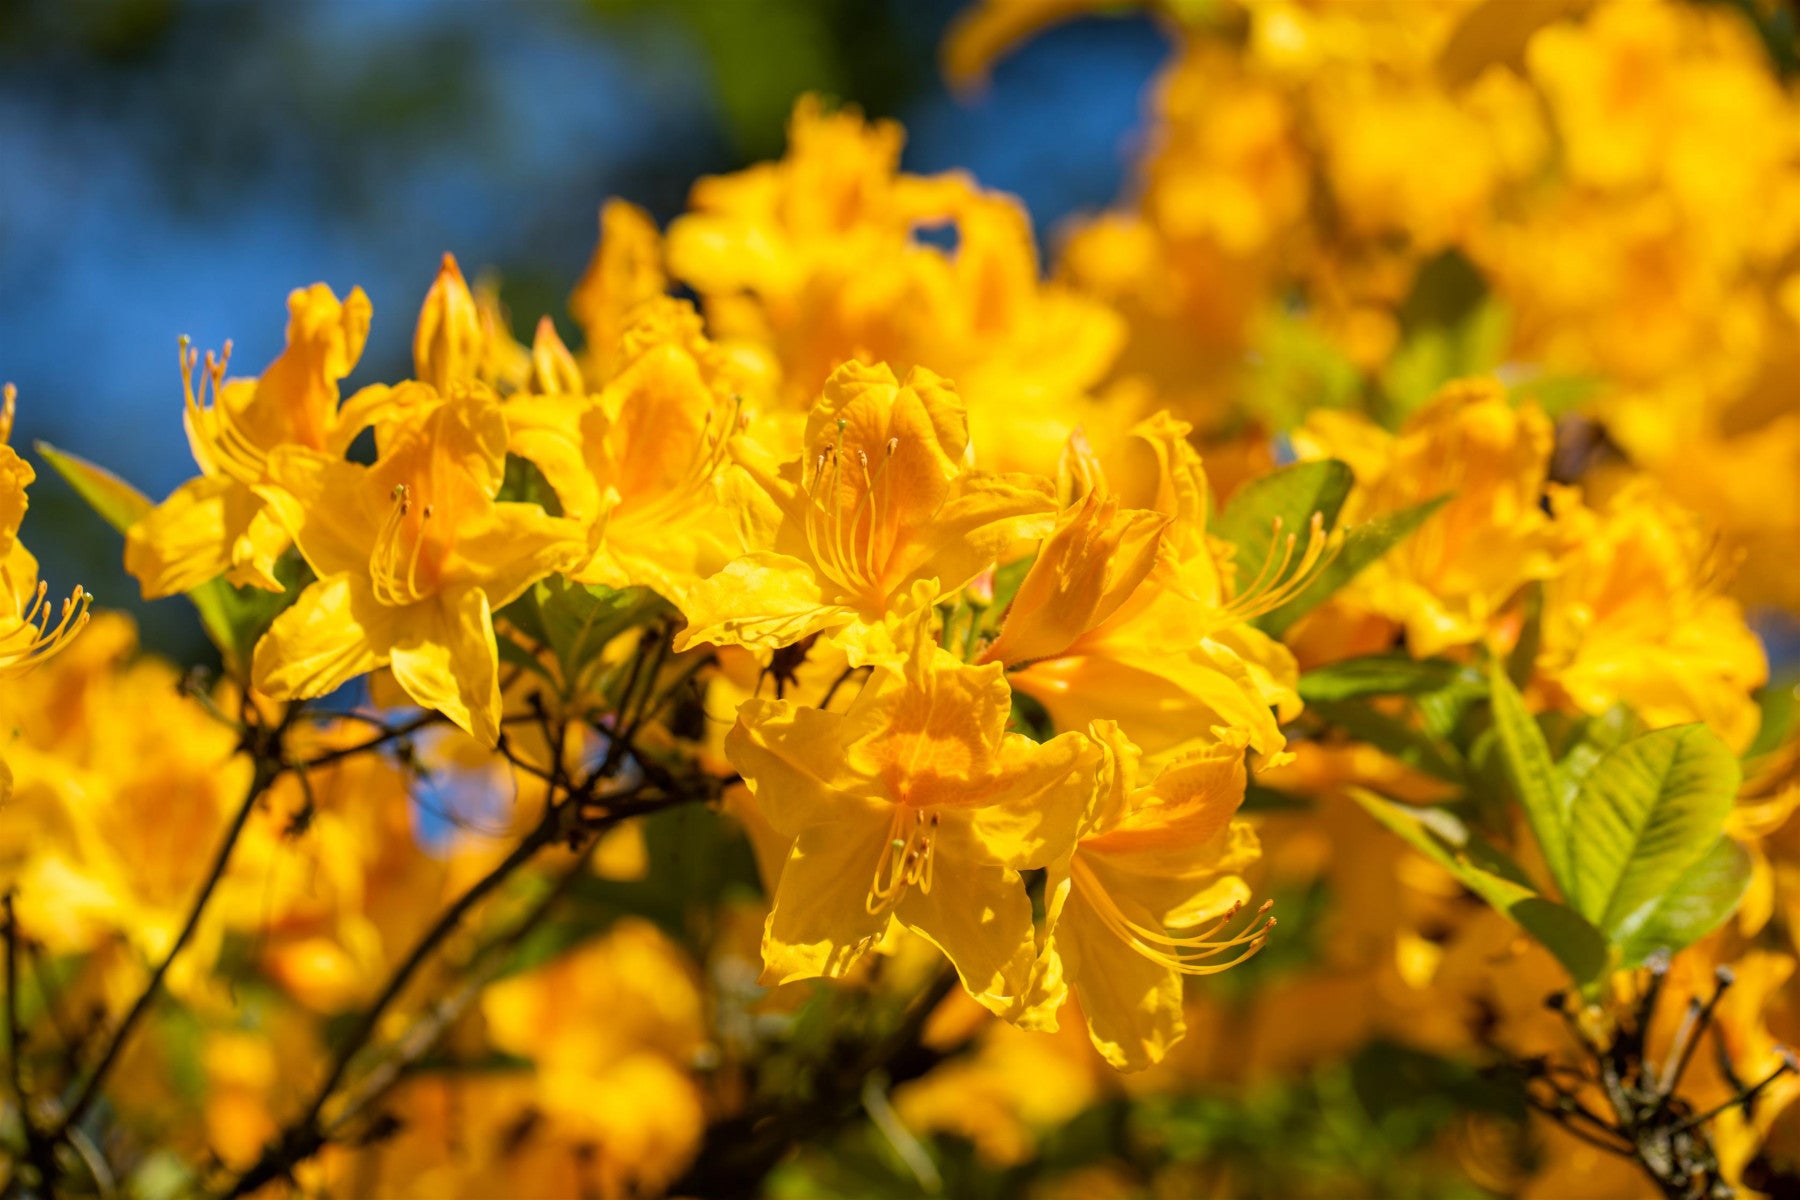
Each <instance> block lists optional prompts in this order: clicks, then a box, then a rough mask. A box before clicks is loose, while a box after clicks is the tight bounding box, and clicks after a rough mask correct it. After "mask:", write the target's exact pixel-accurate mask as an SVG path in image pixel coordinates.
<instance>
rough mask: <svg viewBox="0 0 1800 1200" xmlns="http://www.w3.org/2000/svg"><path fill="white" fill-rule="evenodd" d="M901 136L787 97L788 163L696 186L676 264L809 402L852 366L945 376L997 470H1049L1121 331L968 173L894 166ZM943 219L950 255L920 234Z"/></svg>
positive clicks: (682, 221) (735, 335) (709, 307)
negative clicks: (1041, 258)
mask: <svg viewBox="0 0 1800 1200" xmlns="http://www.w3.org/2000/svg"><path fill="white" fill-rule="evenodd" d="M901 141H902V134H901V131H900V129H899V127H898V126H895V125H893V124H892V123H891V122H885V121H876V122H864V121H863V120H862V118H861V117H860V116H859V115H858V114H857V113H855V112H854V111H850V110H847V111H843V112H837V113H829V114H828V113H826V112H824V111H823V109H822V107H821V106H820V104H819V101H818V100H817V98H816V97H811V96H808V97H803V98H802V99H801V100H800V101H799V102H798V103H797V104H796V105H795V107H794V115H793V120H792V123H791V124H790V127H789V147H788V152H787V155H786V156H785V157H784V158H783V159H781V161H779V162H776V163H768V164H762V165H759V166H756V167H752V168H751V169H749V170H747V171H743V172H740V173H738V174H736V175H730V176H724V177H719V178H714V179H707V180H703V181H701V183H700V184H699V185H698V186H696V188H695V189H694V194H693V204H692V211H691V212H690V213H689V214H688V215H686V216H683V217H681V218H679V219H678V220H676V221H675V223H674V224H673V225H671V226H670V228H669V266H670V272H671V274H673V275H674V276H675V277H676V278H677V279H679V280H681V281H683V282H685V283H687V284H689V285H690V286H692V287H693V288H694V289H695V291H697V292H699V293H700V295H701V297H702V298H703V301H704V305H705V309H706V313H707V318H708V321H709V323H710V325H711V327H712V329H713V330H714V332H715V334H716V335H717V336H718V337H719V338H720V339H721V340H722V341H726V342H730V343H735V344H750V345H754V346H757V347H760V348H762V349H763V351H764V353H766V354H769V355H771V356H772V357H773V359H774V360H775V362H776V363H778V364H779V368H780V375H781V388H780V391H781V395H782V396H783V398H784V399H785V400H786V402H787V403H788V405H789V406H791V407H793V408H804V407H805V406H807V405H809V404H810V403H811V402H812V399H813V397H814V396H816V395H817V394H818V390H819V388H820V387H821V386H822V385H823V384H824V382H825V380H826V379H827V377H828V376H829V375H830V373H831V372H832V371H833V370H835V369H836V368H837V367H838V366H839V365H840V364H842V363H844V362H847V361H850V360H851V359H860V360H863V361H871V362H872V361H882V362H887V363H889V364H892V366H893V367H894V369H895V370H896V371H899V372H905V371H906V370H908V369H910V368H912V367H915V366H924V367H928V368H930V369H931V370H933V371H937V372H939V373H941V374H943V375H946V376H948V377H950V378H952V379H954V380H956V383H957V387H958V390H959V391H960V392H961V394H962V396H963V397H964V399H965V400H966V401H967V404H968V411H969V420H970V422H971V426H972V428H973V430H974V433H975V439H976V442H977V444H979V445H980V446H982V448H983V454H984V455H986V456H988V459H989V461H990V462H991V464H992V465H995V466H998V467H1000V468H1003V469H1008V470H1012V469H1045V468H1047V467H1048V466H1049V464H1050V463H1051V462H1053V461H1054V459H1055V455H1056V454H1057V452H1058V450H1059V449H1060V447H1061V444H1062V442H1063V440H1064V439H1065V438H1066V437H1067V436H1068V434H1069V433H1070V431H1071V430H1072V429H1073V428H1074V427H1075V426H1076V425H1078V424H1080V423H1082V422H1083V421H1086V422H1089V423H1094V424H1100V423H1118V421H1119V414H1117V413H1116V412H1115V411H1114V409H1113V408H1109V407H1108V406H1106V405H1101V404H1096V403H1094V402H1093V401H1092V400H1091V398H1090V396H1089V395H1088V393H1089V391H1090V390H1091V389H1092V388H1093V387H1094V386H1095V385H1097V384H1098V383H1099V382H1100V381H1101V379H1102V378H1103V377H1104V376H1105V375H1106V373H1107V371H1108V370H1109V369H1110V368H1111V366H1112V363H1113V360H1114V359H1115V358H1116V357H1117V355H1118V351H1119V347H1120V345H1121V344H1122V342H1123V339H1124V335H1125V330H1124V326H1123V323H1122V322H1121V321H1120V320H1119V318H1118V317H1117V315H1116V314H1114V313H1112V312H1111V311H1110V310H1108V309H1107V308H1106V307H1105V306H1104V305H1102V304H1100V303H1098V302H1097V301H1096V300H1095V299H1094V298H1093V297H1091V296H1088V295H1083V294H1082V293H1080V292H1078V291H1076V290H1075V289H1072V288H1070V287H1068V286H1066V285H1064V284H1061V283H1058V282H1054V281H1052V282H1046V281H1044V280H1043V279H1042V278H1041V272H1040V270H1039V265H1038V259H1037V248H1036V246H1035V245H1034V243H1033V239H1032V232H1031V221H1030V218H1029V216H1028V214H1027V213H1026V212H1025V210H1024V209H1023V207H1021V206H1020V204H1019V202H1018V201H1017V200H1015V199H1013V198H1012V197H1010V196H1004V195H1000V194H998V193H993V192H984V191H982V190H980V189H979V188H977V187H976V186H975V185H974V184H973V183H972V182H971V181H970V180H969V179H968V178H966V177H965V176H962V175H941V176H933V177H920V176H915V175H908V174H905V173H903V172H900V171H899V170H898V166H899V157H900V145H901ZM925 228H941V229H945V230H947V231H948V233H949V234H950V235H951V236H953V237H954V240H955V245H956V248H955V250H954V252H951V251H947V250H945V249H943V248H941V247H939V246H936V245H932V244H930V243H929V242H927V241H926V240H925V239H923V238H921V237H920V236H919V232H920V230H922V229H925Z"/></svg>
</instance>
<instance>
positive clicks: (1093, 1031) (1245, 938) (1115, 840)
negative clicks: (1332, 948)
mask: <svg viewBox="0 0 1800 1200" xmlns="http://www.w3.org/2000/svg"><path fill="white" fill-rule="evenodd" d="M1090 732H1091V733H1092V735H1093V737H1094V739H1095V740H1096V741H1097V742H1098V743H1099V744H1100V745H1101V746H1102V747H1103V748H1104V750H1105V758H1104V760H1103V766H1102V768H1101V772H1100V783H1099V787H1098V788H1097V790H1096V794H1095V798H1094V805H1093V807H1092V809H1091V810H1090V812H1089V814H1088V815H1087V817H1086V818H1085V819H1084V820H1083V822H1082V827H1083V828H1082V833H1081V835H1080V839H1079V841H1078V842H1077V843H1076V845H1075V848H1074V852H1073V853H1072V854H1071V855H1070V856H1069V857H1067V858H1065V859H1063V860H1061V861H1059V862H1058V863H1057V864H1055V865H1054V866H1053V867H1052V868H1051V872H1050V879H1049V883H1048V885H1047V888H1046V893H1045V894H1046V896H1047V897H1048V909H1049V918H1048V921H1049V930H1050V939H1049V951H1048V953H1049V954H1051V955H1053V956H1055V957H1056V958H1058V959H1060V974H1061V975H1062V977H1063V978H1064V979H1066V980H1067V982H1068V984H1069V985H1070V986H1071V987H1073V988H1074V991H1075V996H1076V999H1077V1000H1078V1001H1080V1003H1081V1009H1082V1012H1083V1013H1084V1014H1086V1016H1087V1024H1088V1034H1089V1036H1090V1037H1091V1038H1092V1039H1093V1042H1094V1047H1095V1049H1097V1050H1099V1051H1100V1053H1101V1054H1102V1055H1103V1056H1104V1057H1105V1058H1106V1061H1107V1062H1109V1063H1111V1064H1112V1065H1113V1066H1115V1067H1118V1068H1119V1069H1121V1070H1138V1069H1141V1068H1143V1067H1146V1066H1148V1065H1150V1064H1151V1063H1153V1062H1158V1061H1160V1060H1161V1059H1162V1057H1163V1055H1165V1054H1166V1053H1168V1050H1169V1047H1170V1046H1172V1045H1174V1044H1175V1043H1176V1042H1177V1041H1179V1040H1180V1039H1181V1037H1182V1035H1183V1034H1184V1033H1185V1032H1186V1025H1185V1022H1184V1021H1183V1018H1182V1006H1181V980H1182V976H1184V975H1211V974H1215V973H1217V972H1219V971H1223V970H1226V969H1227V968H1229V967H1232V966H1235V965H1236V964H1237V963H1239V962H1242V961H1243V960H1244V959H1245V958H1248V957H1249V956H1250V955H1252V954H1254V953H1256V951H1257V950H1259V949H1261V948H1262V945H1263V943H1264V941H1265V940H1266V939H1267V937H1268V931H1269V930H1270V929H1271V928H1273V926H1274V924H1275V919H1274V918H1273V917H1270V918H1268V919H1267V920H1266V921H1261V922H1255V923H1253V924H1252V925H1251V926H1250V927H1249V928H1248V929H1246V930H1244V931H1242V932H1238V933H1236V934H1233V935H1231V936H1221V931H1222V930H1223V929H1224V927H1225V925H1226V924H1227V923H1228V922H1230V920H1231V919H1232V918H1233V917H1235V916H1236V915H1237V914H1238V912H1239V911H1240V910H1241V909H1242V907H1243V904H1244V902H1245V900H1247V899H1248V898H1249V895H1250V892H1249V889H1248V888H1247V887H1246V886H1245V884H1244V881H1243V880H1242V879H1241V878H1240V877H1239V875H1238V872H1240V871H1242V870H1243V869H1244V868H1245V867H1247V866H1248V865H1249V864H1250V863H1252V862H1254V861H1255V860H1256V858H1257V857H1258V853H1259V851H1258V847H1257V841H1256V835H1255V833H1254V832H1252V830H1251V829H1250V827H1249V826H1248V825H1247V824H1244V823H1242V822H1238V821H1233V820H1232V819H1231V817H1232V814H1234V813H1235V812H1236V811H1237V809H1238V805H1239V804H1241V803H1242V802H1243V799H1244V783H1245V774H1244V749H1245V741H1244V738H1243V736H1242V735H1241V734H1240V735H1237V736H1234V737H1228V738H1225V739H1223V740H1221V741H1218V742H1216V743H1214V744H1213V745H1211V746H1208V747H1206V748H1205V749H1202V750H1199V751H1195V752H1193V753H1191V754H1187V755H1184V756H1182V757H1180V758H1177V759H1175V760H1173V761H1172V762H1170V763H1169V764H1168V765H1167V766H1165V767H1164V768H1163V769H1162V771H1161V772H1160V773H1158V774H1157V776H1156V777H1155V778H1154V779H1152V780H1150V781H1149V782H1148V783H1146V784H1142V785H1140V784H1139V782H1138V766H1139V761H1140V758H1141V755H1140V752H1139V750H1138V749H1137V747H1136V746H1133V745H1132V744H1131V742H1130V740H1129V739H1127V738H1126V737H1125V736H1124V735H1123V734H1122V733H1120V731H1119V727H1118V726H1117V725H1116V724H1114V723H1112V722H1110V721H1097V722H1095V723H1094V726H1093V729H1092V730H1091V731H1090ZM1267 909H1268V905H1266V904H1265V905H1264V906H1263V909H1262V910H1261V912H1266V911H1267ZM1261 912H1259V913H1258V916H1261ZM1202 925H1204V926H1206V927H1205V928H1203V929H1198V930H1196V927H1197V926H1202ZM1170 929H1174V930H1177V931H1178V932H1176V933H1173V934H1172V933H1170V932H1168V930H1170ZM1051 974H1052V977H1054V975H1055V974H1056V972H1055V971H1053V972H1052V973H1051Z"/></svg>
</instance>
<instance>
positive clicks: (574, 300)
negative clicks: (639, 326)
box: [569, 200, 669, 382]
mask: <svg viewBox="0 0 1800 1200" xmlns="http://www.w3.org/2000/svg"><path fill="white" fill-rule="evenodd" d="M668 287H669V279H668V276H667V275H666V274H665V273H664V271H663V247H662V237H661V235H660V234H658V233H657V231H656V223H655V222H654V221H652V220H651V219H650V216H649V214H648V213H646V212H644V210H643V209H641V208H638V207H637V206H636V205H633V204H627V203H625V202H624V201H623V200H608V201H607V202H606V204H605V205H604V206H603V207H602V208H601V209H600V243H599V245H597V246H596V247H595V248H594V257H593V258H592V259H591V260H590V261H589V262H588V267H587V270H586V272H584V273H583V274H582V276H581V280H580V282H578V283H577V284H576V285H575V292H574V294H573V295H571V296H570V297H569V311H570V312H571V313H572V314H574V317H575V320H576V322H577V323H578V324H579V325H580V326H581V330H582V333H584V334H585V335H586V342H587V348H586V352H585V353H586V357H587V360H588V361H587V366H588V370H589V372H590V376H591V378H592V379H594V380H595V381H596V382H605V381H606V380H608V379H611V378H612V377H613V375H614V374H615V373H616V372H617V360H616V357H615V355H616V354H617V347H618V346H619V343H620V339H621V338H622V337H623V336H624V333H625V330H626V327H627V325H628V324H629V323H630V321H631V319H632V313H633V310H634V309H636V308H637V306H638V305H639V304H642V303H644V302H645V301H647V300H650V299H653V298H654V297H657V296H660V295H662V294H663V293H664V292H665V291H667V290H668Z"/></svg>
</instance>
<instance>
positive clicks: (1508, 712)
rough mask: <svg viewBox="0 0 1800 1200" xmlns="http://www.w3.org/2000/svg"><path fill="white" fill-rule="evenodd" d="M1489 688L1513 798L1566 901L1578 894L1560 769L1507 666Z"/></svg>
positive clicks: (1497, 669)
mask: <svg viewBox="0 0 1800 1200" xmlns="http://www.w3.org/2000/svg"><path fill="white" fill-rule="evenodd" d="M1488 684H1489V686H1490V687H1491V688H1492V689H1493V692H1492V696H1493V705H1494V732H1495V735H1496V736H1497V737H1498V738H1499V742H1500V751H1501V759H1502V761H1504V762H1505V763H1506V773H1507V775H1508V777H1509V778H1510V779H1511V780H1512V786H1513V794H1514V795H1515V796H1517V797H1518V801H1519V807H1520V808H1522V809H1524V810H1525V820H1526V822H1527V823H1528V824H1530V826H1531V835H1532V836H1533V837H1535V838H1536V839H1537V844H1538V849H1539V850H1541V851H1543V854H1544V863H1545V865H1546V866H1548V867H1549V868H1550V877H1551V878H1552V879H1554V880H1555V881H1556V886H1557V888H1558V889H1560V890H1561V892H1562V894H1563V895H1564V896H1571V895H1572V894H1573V890H1574V888H1573V882H1572V879H1573V877H1572V876H1571V874H1570V871H1569V803H1568V801H1569V797H1568V796H1566V795H1565V794H1564V792H1563V790H1562V787H1561V786H1560V783H1559V780H1558V778H1557V774H1556V764H1555V763H1553V762H1552V761H1551V760H1550V747H1549V746H1547V745H1546V744H1545V743H1544V735H1543V731H1541V730H1540V729H1538V725H1537V721H1536V720H1534V719H1533V718H1532V715H1531V713H1530V711H1529V710H1527V709H1526V707H1525V698H1524V697H1523V696H1521V695H1519V689H1517V688H1516V687H1514V686H1513V682H1512V679H1511V678H1510V677H1509V676H1508V675H1507V673H1506V667H1505V664H1504V663H1503V662H1501V661H1500V660H1499V659H1495V660H1494V662H1493V663H1492V665H1491V667H1490V668H1489V671H1488Z"/></svg>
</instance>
